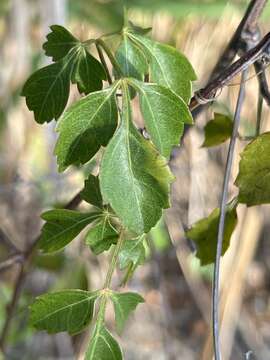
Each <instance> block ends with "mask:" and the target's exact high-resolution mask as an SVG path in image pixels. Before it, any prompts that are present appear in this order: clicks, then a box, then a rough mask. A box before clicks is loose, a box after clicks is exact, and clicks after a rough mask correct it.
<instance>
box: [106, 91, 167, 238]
mask: <svg viewBox="0 0 270 360" xmlns="http://www.w3.org/2000/svg"><path fill="white" fill-rule="evenodd" d="M124 98H125V99H124V109H123V119H122V123H121V126H120V127H119V128H118V130H117V131H116V133H115V135H114V137H113V138H112V140H111V141H110V143H109V145H108V146H107V148H106V150H105V153H104V155H103V159H102V162H101V168H100V186H101V194H102V197H103V199H104V201H105V202H108V203H109V204H110V205H111V206H112V208H113V210H114V211H115V213H116V215H118V216H119V218H120V219H121V220H122V222H123V224H124V225H125V226H126V227H127V228H128V229H129V230H130V231H133V232H135V233H136V234H138V235H139V234H142V233H147V232H148V231H149V230H150V229H151V227H153V226H154V225H155V224H156V223H157V221H158V219H159V218H160V217H161V214H162V209H163V208H167V207H169V199H168V193H169V185H170V183H171V182H172V180H173V176H172V174H171V172H170V170H169V168H168V166H167V164H166V160H165V159H164V158H163V157H161V156H160V155H159V153H158V152H157V151H156V149H155V148H154V147H153V145H152V144H151V142H150V141H147V140H145V139H144V138H143V137H142V136H141V135H140V134H139V132H138V131H137V129H136V128H135V127H134V125H133V123H132V121H131V109H130V104H129V97H128V90H127V89H125V92H124Z"/></svg>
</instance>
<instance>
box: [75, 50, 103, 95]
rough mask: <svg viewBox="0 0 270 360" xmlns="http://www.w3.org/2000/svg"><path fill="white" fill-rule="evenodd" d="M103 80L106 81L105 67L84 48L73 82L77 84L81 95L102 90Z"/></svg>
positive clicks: (81, 51)
mask: <svg viewBox="0 0 270 360" xmlns="http://www.w3.org/2000/svg"><path fill="white" fill-rule="evenodd" d="M102 80H106V73H105V70H104V68H103V66H102V65H101V63H100V62H99V61H98V60H97V59H95V58H94V57H93V56H92V55H90V54H89V53H88V51H86V49H85V48H83V47H82V48H81V49H80V55H79V58H78V61H77V63H76V67H75V69H74V74H73V78H72V81H73V82H76V83H77V87H78V90H79V92H80V93H85V94H89V93H90V92H93V91H97V90H100V89H102Z"/></svg>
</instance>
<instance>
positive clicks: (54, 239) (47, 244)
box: [39, 209, 101, 252]
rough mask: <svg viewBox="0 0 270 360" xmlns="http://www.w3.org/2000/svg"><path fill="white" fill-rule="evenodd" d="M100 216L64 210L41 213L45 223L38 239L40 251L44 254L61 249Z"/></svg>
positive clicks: (94, 213) (96, 213)
mask: <svg viewBox="0 0 270 360" xmlns="http://www.w3.org/2000/svg"><path fill="white" fill-rule="evenodd" d="M100 215H101V213H100V212H91V213H81V212H79V211H74V210H66V209H56V210H50V211H47V212H45V213H43V214H42V215H41V217H42V219H43V220H45V221H46V223H45V224H44V225H43V228H42V231H41V236H40V239H39V247H40V249H41V250H43V251H44V252H52V251H57V250H60V249H62V248H63V247H65V246H66V245H67V244H68V243H70V242H71V241H72V240H73V239H74V238H75V237H76V236H77V235H78V234H79V233H80V232H81V231H82V230H83V229H84V228H85V227H86V226H87V225H88V224H91V223H92V222H93V221H94V220H96V219H98V217H100Z"/></svg>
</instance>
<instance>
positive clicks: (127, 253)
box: [118, 236, 145, 271]
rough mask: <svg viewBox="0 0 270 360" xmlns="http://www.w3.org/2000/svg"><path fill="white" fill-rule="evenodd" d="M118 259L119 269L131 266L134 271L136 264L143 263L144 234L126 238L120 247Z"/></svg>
mask: <svg viewBox="0 0 270 360" xmlns="http://www.w3.org/2000/svg"><path fill="white" fill-rule="evenodd" d="M118 259H119V266H120V269H121V270H123V269H125V268H126V267H128V266H131V268H132V269H133V271H134V270H135V269H136V267H137V266H138V265H141V264H143V263H144V261H145V246H144V236H139V237H138V238H136V239H131V240H126V241H125V242H124V244H123V246H122V248H121V251H120V253H119V257H118Z"/></svg>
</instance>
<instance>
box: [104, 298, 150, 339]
mask: <svg viewBox="0 0 270 360" xmlns="http://www.w3.org/2000/svg"><path fill="white" fill-rule="evenodd" d="M110 298H111V300H112V302H113V306H114V313H115V322H116V329H117V332H118V333H121V332H122V331H123V328H124V325H125V322H126V321H127V318H128V316H129V315H130V313H131V312H132V311H133V310H135V309H136V307H137V305H138V304H139V303H143V302H144V299H143V297H142V296H141V295H139V294H136V293H133V292H126V293H117V292H113V293H112V295H111V297H110Z"/></svg>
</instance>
